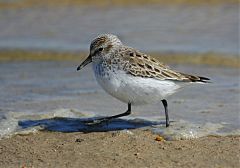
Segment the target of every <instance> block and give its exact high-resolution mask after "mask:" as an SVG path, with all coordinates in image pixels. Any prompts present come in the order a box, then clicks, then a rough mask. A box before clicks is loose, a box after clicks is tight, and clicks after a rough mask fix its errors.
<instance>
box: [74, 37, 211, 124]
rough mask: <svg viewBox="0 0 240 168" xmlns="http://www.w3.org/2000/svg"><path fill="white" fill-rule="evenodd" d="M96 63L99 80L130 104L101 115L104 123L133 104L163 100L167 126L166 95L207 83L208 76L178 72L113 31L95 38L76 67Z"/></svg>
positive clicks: (94, 64)
mask: <svg viewBox="0 0 240 168" xmlns="http://www.w3.org/2000/svg"><path fill="white" fill-rule="evenodd" d="M91 62H92V63H93V70H94V73H95V76H96V79H97V81H98V83H99V84H100V85H101V86H102V88H103V89H104V90H105V91H106V92H108V93H109V94H110V95H112V96H113V97H115V98H117V99H119V100H121V101H122V102H125V103H127V104H128V109H127V111H126V112H124V113H121V114H118V115H114V116H109V117H104V118H99V119H96V120H93V121H92V123H101V122H103V121H108V120H110V119H113V118H118V117H122V116H127V115H129V114H130V113H131V105H143V104H153V103H159V102H162V103H163V106H164V109H165V117H166V127H168V126H169V117H168V104H167V101H166V97H167V96H169V95H172V94H173V93H175V92H176V91H178V90H179V89H180V88H182V87H183V86H184V85H186V84H189V83H207V81H208V80H209V79H208V78H206V77H201V76H195V75H188V74H185V73H181V72H177V71H174V70H172V69H171V68H169V67H168V66H166V65H164V64H163V63H161V62H159V61H158V60H156V59H155V58H152V57H151V56H149V55H146V54H144V53H142V52H140V51H138V50H136V49H134V48H131V47H128V46H125V45H123V44H122V42H121V41H120V40H119V39H118V37H117V36H115V35H112V34H102V35H99V36H98V37H96V38H95V39H94V40H93V41H92V43H91V45H90V54H89V56H88V57H87V58H86V60H85V61H83V62H82V63H81V64H80V65H79V66H78V68H77V70H80V69H82V68H83V67H84V66H86V65H87V64H89V63H91Z"/></svg>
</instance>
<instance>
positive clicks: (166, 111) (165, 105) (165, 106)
mask: <svg viewBox="0 0 240 168" xmlns="http://www.w3.org/2000/svg"><path fill="white" fill-rule="evenodd" d="M162 103H163V106H164V109H165V117H166V127H168V126H169V117H168V108H167V106H168V104H167V100H165V99H163V100H162Z"/></svg>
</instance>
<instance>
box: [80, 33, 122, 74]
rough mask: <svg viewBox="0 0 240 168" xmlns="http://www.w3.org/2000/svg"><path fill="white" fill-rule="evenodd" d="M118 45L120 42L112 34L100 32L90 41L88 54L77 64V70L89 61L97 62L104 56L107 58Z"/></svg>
mask: <svg viewBox="0 0 240 168" xmlns="http://www.w3.org/2000/svg"><path fill="white" fill-rule="evenodd" d="M119 45H122V42H121V41H120V40H119V39H118V37H117V36H115V35H113V34H101V35H99V36H97V37H96V38H95V39H94V40H93V41H92V42H91V45H90V54H89V56H88V57H87V58H86V59H85V60H84V61H83V62H82V63H81V64H80V65H79V66H78V68H77V70H81V69H82V68H83V67H84V66H86V65H87V64H89V63H91V62H98V61H101V60H102V59H104V58H105V57H106V58H107V57H108V56H109V55H110V54H111V53H112V52H114V49H115V48H116V47H118V46H119Z"/></svg>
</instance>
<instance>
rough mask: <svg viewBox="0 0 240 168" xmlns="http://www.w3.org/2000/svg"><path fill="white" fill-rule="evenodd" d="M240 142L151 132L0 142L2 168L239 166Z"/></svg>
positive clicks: (43, 136)
mask: <svg viewBox="0 0 240 168" xmlns="http://www.w3.org/2000/svg"><path fill="white" fill-rule="evenodd" d="M239 140H240V137H239V136H228V137H213V136H212V137H204V138H199V139H194V140H181V141H164V140H163V141H162V140H161V138H160V137H159V136H158V135H154V134H152V133H151V132H150V131H149V130H143V129H136V130H131V131H130V132H128V131H113V132H92V133H80V132H75V133H61V132H46V131H41V132H38V133H35V134H30V135H15V136H13V137H11V138H7V139H2V140H0V158H1V160H0V165H1V166H0V167H79V166H80V167H239V165H240V163H239V158H240V156H239V150H240V141H239Z"/></svg>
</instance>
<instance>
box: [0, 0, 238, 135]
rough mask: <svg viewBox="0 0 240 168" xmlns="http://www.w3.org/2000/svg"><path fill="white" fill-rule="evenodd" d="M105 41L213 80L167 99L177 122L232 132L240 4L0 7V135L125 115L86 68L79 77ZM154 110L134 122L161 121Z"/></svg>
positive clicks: (14, 3)
mask: <svg viewBox="0 0 240 168" xmlns="http://www.w3.org/2000/svg"><path fill="white" fill-rule="evenodd" d="M102 33H112V34H116V35H118V36H119V38H120V39H121V40H122V42H123V43H124V44H126V45H129V46H132V47H135V48H137V49H139V50H141V51H142V52H145V53H148V54H151V55H152V56H154V57H156V58H157V59H159V60H161V61H163V62H165V63H167V64H170V66H171V67H173V68H174V69H177V70H179V71H183V72H186V73H193V74H198V75H202V76H207V77H210V78H211V79H212V81H213V84H211V85H210V86H207V87H206V86H201V87H199V88H192V89H191V88H190V89H189V90H188V91H186V92H181V93H180V94H178V95H176V97H174V98H170V103H171V111H173V112H172V113H170V114H171V116H172V117H173V118H174V119H176V120H178V119H186V120H194V121H196V122H197V121H199V122H213V123H220V122H226V123H230V124H229V125H230V126H229V125H228V127H227V129H228V130H229V129H230V130H231V131H232V130H234V129H233V128H238V127H239V124H238V123H239V111H240V110H239V93H240V91H239V67H240V62H239V1H238V0H172V1H169V2H166V1H165V0H149V1H143V0H132V1H130V0H122V1H118V0H102V1H97V0H86V1H85V0H41V1H39V0H0V116H2V119H1V120H0V125H1V128H2V129H1V130H0V132H1V134H2V135H3V134H7V133H8V132H4V129H9V130H10V131H9V132H11V131H13V130H15V126H11V124H12V123H11V122H9V121H10V120H13V119H15V120H18V119H16V118H18V117H19V116H22V118H24V117H23V116H25V117H26V115H30V114H31V115H33V114H34V115H36V114H38V115H39V117H40V118H41V117H42V113H44V115H50V116H56V115H60V116H74V115H77V114H79V113H80V112H81V113H84V114H89V113H93V114H98V115H109V114H113V113H119V112H121V111H123V109H124V108H123V107H125V106H124V105H123V104H122V103H119V102H118V101H117V100H115V99H112V98H111V97H110V96H108V95H107V94H106V93H105V92H104V91H103V90H101V88H100V87H99V86H98V85H97V84H96V81H95V79H94V76H93V73H92V70H91V66H88V67H86V68H85V69H84V70H83V71H82V72H78V73H77V72H76V67H77V65H78V64H80V63H81V61H82V59H83V58H84V57H86V56H87V53H88V50H89V45H90V43H91V41H92V40H93V38H94V37H96V36H97V35H98V34H102ZM183 104H184V105H183ZM113 107H115V108H114V109H113ZM62 108H63V109H67V110H65V111H63V112H62V111H61V110H59V109H62ZM73 109H75V110H73ZM160 110H162V111H163V108H162V107H160V106H159V105H158V106H146V107H145V108H137V107H136V110H135V111H136V113H135V114H134V115H135V116H134V115H133V117H136V116H138V117H139V116H142V117H144V116H145V117H148V118H149V117H150V116H155V117H156V116H157V117H159V113H160V112H159V111H160ZM146 111H151V112H149V113H145V112H146ZM20 114H21V115H20ZM161 115H163V113H161ZM195 115H197V116H198V117H197V118H195V119H194V116H195ZM16 116H17V117H16ZM236 116H238V117H236ZM39 117H37V118H39ZM20 118H21V117H20ZM15 120H14V121H15ZM7 123H8V124H7ZM13 123H14V122H13ZM12 125H13V124H12ZM225 129H226V127H225Z"/></svg>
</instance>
